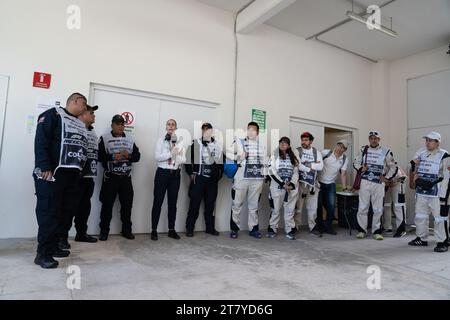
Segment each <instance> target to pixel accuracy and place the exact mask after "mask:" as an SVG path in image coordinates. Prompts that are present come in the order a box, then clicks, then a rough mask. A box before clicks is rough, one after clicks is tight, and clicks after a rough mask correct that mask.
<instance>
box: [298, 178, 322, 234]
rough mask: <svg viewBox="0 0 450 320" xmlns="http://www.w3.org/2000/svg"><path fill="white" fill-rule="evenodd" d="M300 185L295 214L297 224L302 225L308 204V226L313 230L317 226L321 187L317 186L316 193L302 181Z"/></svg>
mask: <svg viewBox="0 0 450 320" xmlns="http://www.w3.org/2000/svg"><path fill="white" fill-rule="evenodd" d="M299 185H300V186H299V191H298V192H299V193H298V200H297V205H296V211H295V215H294V220H295V225H296V227H297V228H298V227H299V226H300V224H301V217H302V211H303V207H304V206H306V212H307V213H308V227H309V230H310V231H312V230H313V229H314V227H315V226H316V218H317V203H318V197H319V188H316V189H315V192H314V194H311V192H310V190H311V187H308V186H306V185H305V184H303V183H300V184H299Z"/></svg>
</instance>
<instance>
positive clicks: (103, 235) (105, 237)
mask: <svg viewBox="0 0 450 320" xmlns="http://www.w3.org/2000/svg"><path fill="white" fill-rule="evenodd" d="M98 240H100V241H106V240H108V234H107V233H100V236H99V237H98Z"/></svg>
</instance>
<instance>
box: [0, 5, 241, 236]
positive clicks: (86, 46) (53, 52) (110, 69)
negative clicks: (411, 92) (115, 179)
mask: <svg viewBox="0 0 450 320" xmlns="http://www.w3.org/2000/svg"><path fill="white" fill-rule="evenodd" d="M74 3H75V4H77V5H79V6H80V7H81V10H82V11H81V14H82V16H81V17H82V28H81V30H79V31H69V30H68V29H67V28H66V19H67V17H68V15H67V14H66V8H67V7H68V6H69V5H71V4H74ZM233 25H234V18H233V16H232V14H230V13H227V12H225V11H221V10H218V9H214V8H211V7H209V6H206V5H204V4H201V3H199V2H197V1H193V0H171V1H167V0H151V1H148V0H133V1H127V2H126V3H125V2H123V1H121V0H96V1H88V0H77V1H72V0H70V1H66V0H42V1H27V0H2V1H1V4H0V39H1V41H0V74H6V75H10V76H11V82H10V92H9V102H8V110H7V114H6V127H5V137H4V139H5V140H4V149H3V155H2V162H1V166H0V177H1V181H2V183H1V184H0V204H1V206H0V238H8V237H31V236H35V235H36V230H37V223H36V217H35V212H34V209H35V196H34V186H33V180H32V177H31V173H32V170H33V166H34V160H33V159H34V155H33V138H34V134H33V135H28V134H26V116H27V114H33V113H34V108H35V104H36V98H37V97H38V96H40V95H43V96H48V97H60V98H61V99H66V97H67V96H68V95H69V94H70V93H72V92H74V91H80V92H82V93H85V94H86V95H88V94H89V84H90V82H95V83H103V84H109V85H115V86H119V87H125V88H133V89H139V90H144V91H149V92H156V93H163V94H167V95H174V96H180V97H185V98H191V99H197V100H205V101H212V102H217V103H220V107H219V117H218V118H219V119H220V122H221V123H220V125H221V126H222V127H231V126H232V123H233V113H232V110H233V106H232V105H233V81H234V35H233ZM34 71H41V72H48V73H51V74H52V75H53V81H52V86H51V89H50V90H44V89H35V88H32V76H33V72H34ZM140 147H141V148H145V146H140ZM225 200H227V199H224V200H222V202H224V201H225ZM135 201H139V199H136V200H135ZM227 203H228V202H227ZM148 210H149V215H150V210H151V208H148ZM92 214H98V213H97V212H93V213H92ZM227 215H228V212H227ZM223 218H224V221H226V222H224V223H222V225H229V223H228V219H227V218H225V216H223Z"/></svg>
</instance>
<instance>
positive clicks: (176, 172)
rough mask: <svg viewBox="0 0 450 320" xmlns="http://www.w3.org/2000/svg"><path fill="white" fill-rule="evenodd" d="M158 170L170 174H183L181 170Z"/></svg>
mask: <svg viewBox="0 0 450 320" xmlns="http://www.w3.org/2000/svg"><path fill="white" fill-rule="evenodd" d="M158 170H161V171H163V172H166V173H169V174H179V173H180V172H181V169H164V168H158Z"/></svg>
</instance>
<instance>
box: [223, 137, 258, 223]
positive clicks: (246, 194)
mask: <svg viewBox="0 0 450 320" xmlns="http://www.w3.org/2000/svg"><path fill="white" fill-rule="evenodd" d="M245 152H247V153H248V156H247V157H245V156H244V153H245ZM227 154H235V155H236V157H235V159H236V160H237V162H238V165H239V167H238V170H237V172H236V175H235V176H234V179H233V189H232V190H231V197H232V199H233V203H232V206H231V219H230V228H231V230H232V231H238V230H240V229H241V227H242V226H241V225H240V222H241V220H240V215H241V210H242V207H243V205H244V202H245V200H247V205H248V228H249V230H250V231H251V230H253V229H254V228H255V229H256V230H258V224H259V223H258V207H259V200H260V198H261V192H262V188H263V185H264V180H265V176H266V171H267V156H266V148H265V146H264V145H262V144H261V143H260V142H259V141H258V140H251V139H249V138H245V139H235V140H234V141H233V144H232V146H231V147H229V148H228V151H227Z"/></svg>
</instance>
